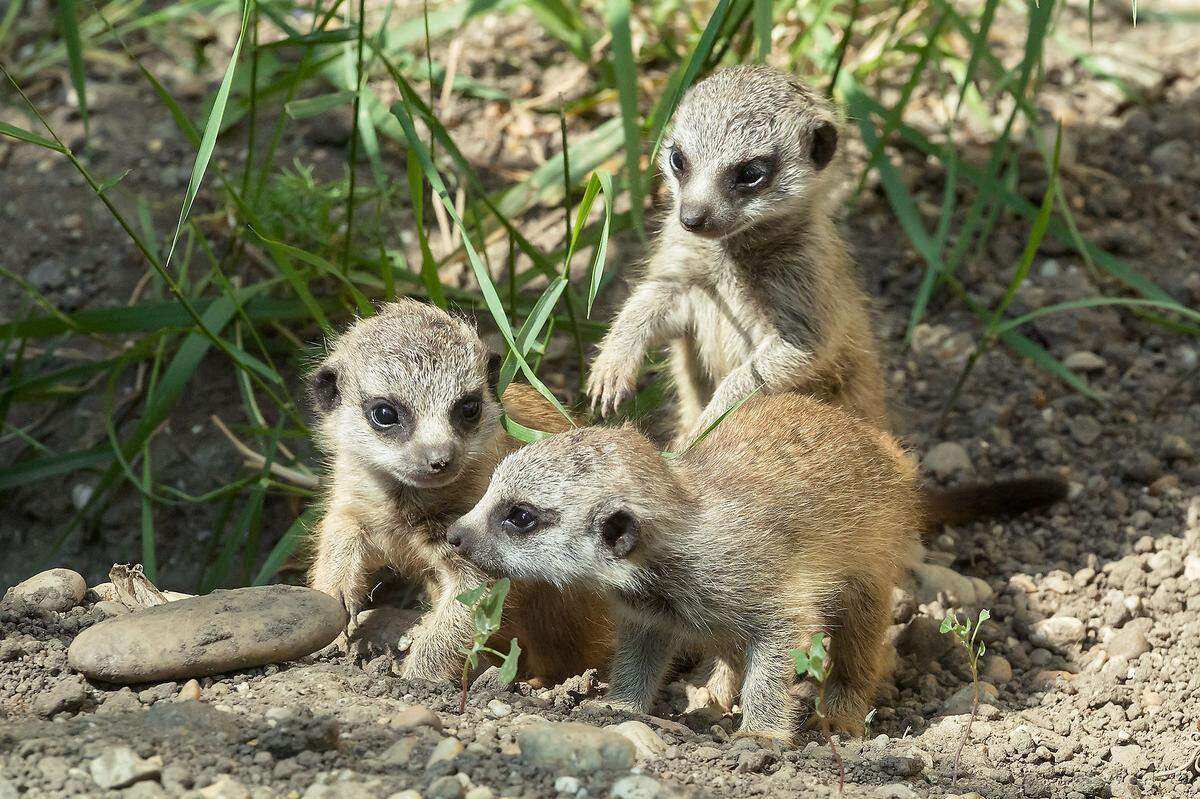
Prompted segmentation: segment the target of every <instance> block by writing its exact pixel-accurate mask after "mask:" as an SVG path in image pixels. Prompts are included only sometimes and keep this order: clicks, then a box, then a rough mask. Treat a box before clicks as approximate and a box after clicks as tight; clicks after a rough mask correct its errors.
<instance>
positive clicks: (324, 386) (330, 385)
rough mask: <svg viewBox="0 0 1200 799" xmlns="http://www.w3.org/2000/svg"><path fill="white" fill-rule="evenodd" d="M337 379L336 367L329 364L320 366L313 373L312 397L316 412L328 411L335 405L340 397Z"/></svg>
mask: <svg viewBox="0 0 1200 799" xmlns="http://www.w3.org/2000/svg"><path fill="white" fill-rule="evenodd" d="M337 381H338V373H337V369H335V368H334V367H332V366H329V365H325V366H322V367H321V368H320V369H318V370H317V373H316V374H315V375H313V377H312V397H313V404H314V405H315V406H316V408H317V411H318V412H320V413H329V412H330V411H332V410H333V409H334V408H335V407H336V406H337V404H338V400H340V399H341V394H340V392H339V390H338V382H337Z"/></svg>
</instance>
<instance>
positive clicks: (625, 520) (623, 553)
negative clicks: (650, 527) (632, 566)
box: [600, 510, 641, 558]
mask: <svg viewBox="0 0 1200 799" xmlns="http://www.w3.org/2000/svg"><path fill="white" fill-rule="evenodd" d="M640 527H641V525H639V524H638V520H637V517H636V516H634V515H633V514H632V513H631V512H629V511H628V510H617V511H613V512H612V513H610V514H608V516H606V517H605V518H604V521H602V522H601V524H600V537H601V538H603V539H604V543H605V544H607V545H608V548H609V549H611V550H612V552H613V554H614V555H616V556H617V557H618V558H624V557H627V556H628V555H629V553H630V552H632V551H633V548H634V547H635V546H637V542H638V533H639V531H640Z"/></svg>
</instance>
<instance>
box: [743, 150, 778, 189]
mask: <svg viewBox="0 0 1200 799" xmlns="http://www.w3.org/2000/svg"><path fill="white" fill-rule="evenodd" d="M774 174H775V161H774V160H773V159H771V158H765V157H760V158H751V159H750V160H749V161H743V162H742V163H740V164H738V165H737V166H735V167H734V168H733V187H734V188H735V189H737V190H738V191H741V192H755V191H759V190H760V189H765V188H766V187H767V185H768V184H769V183H770V182H771V177H772V176H773V175H774Z"/></svg>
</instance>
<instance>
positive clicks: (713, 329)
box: [588, 65, 1066, 526]
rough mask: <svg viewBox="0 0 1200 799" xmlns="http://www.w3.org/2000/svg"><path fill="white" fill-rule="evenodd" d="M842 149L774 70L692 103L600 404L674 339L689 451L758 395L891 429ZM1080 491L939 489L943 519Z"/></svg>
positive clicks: (620, 394)
mask: <svg viewBox="0 0 1200 799" xmlns="http://www.w3.org/2000/svg"><path fill="white" fill-rule="evenodd" d="M838 142H839V123H838V116H837V114H836V112H835V110H834V108H833V106H832V105H831V104H830V102H829V101H828V100H826V99H825V98H824V97H822V96H821V95H820V94H818V93H817V92H815V91H814V90H812V89H811V88H809V87H808V86H805V85H804V84H803V83H801V82H800V81H798V80H797V79H796V78H794V77H791V76H789V75H786V74H784V73H782V72H779V71H778V70H776V69H773V68H771V67H767V66H761V65H758V66H740V67H733V68H731V69H726V70H723V71H720V72H717V73H716V74H714V75H713V76H712V77H710V78H708V79H706V80H704V81H701V82H700V83H698V84H696V85H695V86H694V87H693V88H692V89H691V90H689V91H688V93H687V94H686V95H685V96H684V98H683V101H682V102H681V103H680V105H679V108H678V110H677V111H676V113H675V116H674V118H673V120H672V126H671V130H670V134H669V137H668V138H667V140H666V142H665V145H664V147H663V149H662V159H661V160H662V163H661V167H662V171H663V173H664V175H665V178H666V185H667V187H668V189H669V190H670V193H671V198H672V205H671V211H670V213H669V214H668V215H667V217H666V218H665V219H664V221H663V226H662V230H661V232H660V233H659V236H658V241H657V243H656V247H655V251H654V253H653V255H652V257H651V259H650V262H649V264H648V266H647V269H646V275H645V278H644V279H643V280H642V282H641V283H640V284H639V285H638V286H637V288H636V289H635V290H634V292H633V294H632V296H630V298H629V299H628V301H627V302H626V303H625V305H624V307H623V308H622V309H621V311H620V313H619V314H618V315H617V317H616V319H615V321H614V322H613V323H612V325H611V327H610V328H609V332H608V334H607V335H606V336H605V338H604V341H603V343H602V344H601V347H600V353H599V355H598V356H597V358H596V360H595V363H594V364H593V366H592V371H591V377H590V381H589V384H588V393H589V395H590V396H591V398H592V404H593V407H596V406H599V409H600V411H601V413H603V414H605V415H607V414H608V413H609V412H611V411H612V410H613V409H615V408H616V407H617V405H619V404H620V403H621V402H622V401H623V400H624V399H626V398H627V397H628V396H629V395H630V394H631V393H632V392H633V390H634V388H635V387H636V381H637V375H638V370H639V368H640V366H641V363H642V361H643V359H644V357H645V354H646V351H647V349H649V348H651V347H656V346H660V345H662V344H666V343H668V342H669V343H670V344H671V367H672V372H673V374H674V377H675V383H676V389H677V392H678V409H679V421H678V426H677V430H676V432H677V440H676V446H677V447H678V446H680V445H682V444H683V443H684V442H686V441H688V440H690V439H691V438H692V437H694V436H695V435H696V434H698V433H699V432H701V431H703V430H705V429H707V428H708V427H709V426H710V425H711V424H712V423H713V422H714V421H716V420H717V419H718V418H719V417H720V415H721V414H722V413H724V412H725V411H726V410H728V409H729V408H731V407H733V406H734V405H735V404H736V403H737V402H738V401H740V400H741V399H743V398H744V397H747V396H749V395H750V394H751V393H752V392H754V391H755V390H761V391H763V392H766V393H772V392H780V391H798V392H802V393H805V394H811V395H813V396H816V397H819V398H821V399H824V400H826V401H829V402H832V403H834V404H836V405H839V406H841V407H842V408H844V409H846V410H847V411H849V412H850V413H852V414H854V415H856V416H858V417H859V418H861V419H864V420H866V421H868V422H871V423H872V424H874V425H876V426H878V427H880V428H881V429H885V430H886V429H889V424H888V419H887V406H886V401H885V399H884V389H885V385H884V379H883V372H882V368H881V365H880V359H879V347H878V343H877V341H876V338H875V334H874V332H873V330H872V327H871V316H870V305H869V302H868V299H867V296H866V294H865V293H864V292H863V290H862V288H861V287H860V286H859V280H858V275H857V271H856V268H855V265H854V263H853V261H852V260H851V259H850V257H849V255H848V252H847V248H846V244H845V242H844V241H843V240H842V238H841V236H840V235H839V233H838V230H837V226H836V224H835V223H834V219H833V211H834V209H833V207H832V204H833V197H834V193H835V192H834V188H835V187H836V185H837V183H838V181H839V180H840V178H841V169H840V161H841V159H840V158H839V153H840V149H839V147H838ZM1065 493H1066V485H1065V483H1064V482H1063V481H1062V480H1060V479H1058V478H1056V477H1039V478H1031V479H1023V480H1009V481H1004V482H1001V483H997V484H992V485H976V486H968V487H964V488H960V489H954V490H952V491H950V492H942V491H938V490H932V489H926V492H925V496H926V503H927V520H928V523H929V524H931V525H934V526H936V525H940V524H941V523H961V522H962V521H965V520H967V519H970V518H975V517H977V516H981V515H995V514H998V513H1012V512H1019V511H1023V510H1027V509H1029V508H1033V507H1037V506H1041V505H1046V504H1050V503H1052V502H1055V501H1057V500H1059V499H1061V498H1062V497H1063V496H1064V495H1065Z"/></svg>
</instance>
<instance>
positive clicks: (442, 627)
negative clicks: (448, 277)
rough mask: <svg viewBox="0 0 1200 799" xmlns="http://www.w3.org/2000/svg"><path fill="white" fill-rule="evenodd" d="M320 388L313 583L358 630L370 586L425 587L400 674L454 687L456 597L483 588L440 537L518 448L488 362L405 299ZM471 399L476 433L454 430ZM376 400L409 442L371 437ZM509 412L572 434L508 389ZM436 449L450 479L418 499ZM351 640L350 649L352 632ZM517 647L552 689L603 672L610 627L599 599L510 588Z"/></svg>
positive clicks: (479, 349) (544, 409)
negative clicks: (320, 461)
mask: <svg viewBox="0 0 1200 799" xmlns="http://www.w3.org/2000/svg"><path fill="white" fill-rule="evenodd" d="M331 379H332V380H334V381H335V382H336V389H333V387H332V385H331V384H330V382H329V381H330V380H331ZM315 385H316V388H315V390H314V393H315V394H316V400H317V402H316V404H317V406H318V414H319V416H320V419H319V423H318V425H317V436H318V441H319V442H320V444H321V446H322V448H323V449H324V450H325V451H326V452H327V453H328V454H329V455H330V457H331V458H332V468H331V469H330V478H329V483H328V485H327V487H326V496H325V514H324V517H323V518H322V519H321V522H320V524H319V525H318V527H317V531H316V558H315V561H314V563H313V565H312V569H311V572H310V575H309V582H310V584H311V585H312V586H313V587H314V588H318V589H320V590H322V591H325V592H326V593H328V594H331V595H332V596H335V597H337V598H338V599H340V600H341V601H342V603H343V605H345V607H346V609H347V611H349V615H350V619H351V620H352V624H353V620H354V619H355V617H356V615H357V612H358V611H359V610H360V609H361V608H362V607H363V603H364V601H365V599H366V596H367V592H368V590H369V589H370V585H369V580H370V577H371V575H372V574H373V573H375V572H377V571H379V570H381V569H384V568H390V569H393V570H394V571H395V572H397V573H399V574H400V575H403V576H405V577H407V578H409V579H412V580H417V581H420V582H421V583H422V584H423V585H424V586H425V589H426V592H427V594H428V596H429V601H430V604H431V609H430V611H429V612H428V613H427V614H426V615H425V616H424V617H423V618H422V620H421V623H420V625H419V627H418V629H417V631H416V634H415V636H414V640H413V644H412V646H411V648H410V650H409V651H408V653H407V655H406V656H405V659H404V662H403V665H402V675H403V676H405V677H407V678H422V679H428V680H445V679H448V678H452V677H454V676H455V675H456V674H459V673H461V669H462V664H463V648H464V647H465V646H467V645H468V644H469V643H470V641H471V637H472V633H473V624H472V620H471V612H470V610H469V609H467V608H466V607H464V606H463V605H462V604H461V603H459V602H457V601H456V599H455V597H456V596H457V595H458V594H459V593H461V592H463V591H466V590H469V589H471V588H474V587H476V586H477V585H480V584H481V583H482V582H484V581H485V579H486V578H485V577H484V575H482V574H480V573H479V572H478V570H476V569H474V568H473V567H472V566H471V565H470V564H468V563H465V562H464V561H462V560H460V559H458V558H456V557H454V555H453V553H452V552H451V551H450V549H449V548H448V547H447V546H446V543H445V534H446V529H447V528H448V527H449V525H450V524H451V523H452V522H453V521H454V520H455V519H457V518H458V517H459V516H460V515H462V514H463V513H465V512H466V511H467V510H469V509H470V508H471V507H472V506H473V505H474V504H475V502H476V501H477V500H478V499H479V498H480V497H481V496H483V493H484V490H485V489H486V488H487V485H488V481H489V479H490V477H491V473H492V470H493V469H494V468H495V466H496V464H497V463H498V462H499V461H500V459H501V458H503V457H504V456H506V455H508V454H509V453H511V452H513V451H514V450H516V449H517V448H518V447H519V446H520V443H519V442H518V441H516V440H515V439H513V438H511V437H510V436H509V435H508V434H507V433H506V432H505V431H504V429H503V427H502V426H501V414H500V404H499V403H498V402H497V401H496V400H495V397H494V394H493V389H492V388H491V387H490V386H489V358H488V353H487V351H486V349H485V348H484V346H483V343H482V342H481V341H480V339H479V336H478V334H477V333H476V332H475V330H474V328H473V327H471V326H470V325H469V324H467V323H466V322H464V321H463V320H460V319H456V318H454V317H452V316H450V315H449V314H447V313H445V312H444V311H441V310H439V309H437V308H433V307H431V306H427V305H424V304H422V303H418V302H416V301H413V300H402V301H400V302H396V303H392V304H389V305H385V306H383V307H382V308H381V309H380V312H379V314H378V315H376V316H374V317H370V318H368V319H363V320H360V321H359V322H357V323H356V324H355V325H354V326H353V327H352V328H351V329H350V330H348V331H347V332H346V333H345V334H344V335H342V336H341V337H340V338H338V339H337V340H335V341H334V342H333V345H332V347H331V351H330V353H329V355H328V356H327V358H326V359H325V360H324V361H323V363H322V364H321V366H320V367H319V368H318V369H317V370H316V383H315ZM322 391H324V392H325V393H324V394H322ZM330 391H333V394H332V395H330V393H329V392H330ZM468 394H473V395H477V396H478V397H479V398H480V400H481V402H480V404H481V409H480V412H479V418H478V421H477V423H476V424H474V425H473V426H466V425H463V424H461V423H460V424H459V425H458V426H457V427H456V426H455V425H454V424H453V423H452V422H451V420H450V418H448V417H450V416H451V415H452V414H453V408H454V407H455V402H456V401H458V400H459V398H460V397H461V396H464V395H468ZM376 397H380V398H388V399H389V400H391V401H394V402H395V403H396V404H398V405H399V404H405V405H406V407H407V408H408V409H409V410H410V411H411V414H412V416H413V419H412V424H411V425H410V426H409V427H410V428H411V429H410V430H406V431H405V432H406V433H410V434H409V435H407V436H401V435H395V434H393V433H391V432H385V433H384V434H381V433H380V431H378V430H376V429H373V426H372V425H371V424H369V423H368V421H367V419H366V417H365V415H364V414H365V412H366V411H368V410H369V406H370V404H371V403H372V402H373V401H374V400H373V398H376ZM504 410H505V411H506V412H507V413H508V414H509V415H510V416H511V417H512V418H513V419H515V420H516V421H518V422H520V423H521V424H523V425H525V426H527V427H532V428H535V429H539V430H545V431H551V432H553V431H562V430H565V429H567V428H569V427H570V424H569V423H568V422H567V420H566V419H564V418H563V417H562V415H561V414H559V413H558V412H557V411H556V410H555V409H554V407H553V406H552V405H550V403H548V402H547V401H546V400H545V399H544V398H543V397H541V395H539V394H538V393H537V392H536V391H535V390H534V389H532V388H531V387H529V386H526V385H520V384H511V385H509V387H508V388H507V390H506V391H505V392H504ZM430 448H433V449H436V450H437V451H438V452H442V451H451V452H452V451H456V452H457V456H456V457H457V459H456V460H455V461H454V462H453V464H452V467H451V468H452V469H453V468H456V469H458V471H457V472H456V473H449V470H448V472H447V474H446V475H445V478H446V479H447V480H448V482H445V483H444V484H441V485H425V486H424V487H421V486H418V485H415V484H414V482H413V480H414V478H411V477H410V474H413V473H414V468H415V467H414V463H415V462H416V461H417V460H419V458H420V457H421V453H424V452H426V451H427V450H428V449H430ZM447 448H449V449H447ZM439 457H440V456H439ZM417 482H420V480H418V481H417ZM348 633H349V634H350V635H351V636H352V634H353V629H350V630H349V631H348ZM513 636H515V637H517V638H518V639H519V640H520V642H521V645H522V647H523V648H524V649H525V655H524V656H523V657H522V660H521V675H522V677H524V678H539V679H541V680H542V681H544V682H559V681H561V680H562V679H564V678H566V677H568V676H572V675H575V674H579V673H581V672H582V671H583V670H584V669H586V668H590V667H597V666H602V665H603V664H604V663H605V662H606V660H607V658H608V654H609V652H610V649H611V643H610V642H611V622H610V621H609V619H608V616H607V612H606V610H605V606H604V603H603V601H602V600H601V599H600V598H598V597H597V596H596V595H594V594H591V593H589V592H587V591H566V592H560V591H555V590H553V589H549V588H547V587H546V586H544V585H538V584H529V583H524V582H519V581H518V582H516V583H515V584H514V585H513V588H512V590H511V592H510V594H509V599H508V602H507V603H506V607H505V613H504V626H503V628H502V629H501V630H500V632H499V633H498V636H497V637H498V638H501V639H504V640H506V639H507V638H509V637H513Z"/></svg>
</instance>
